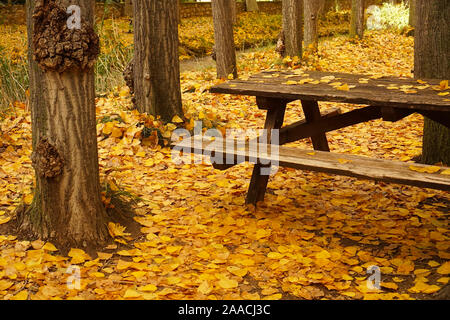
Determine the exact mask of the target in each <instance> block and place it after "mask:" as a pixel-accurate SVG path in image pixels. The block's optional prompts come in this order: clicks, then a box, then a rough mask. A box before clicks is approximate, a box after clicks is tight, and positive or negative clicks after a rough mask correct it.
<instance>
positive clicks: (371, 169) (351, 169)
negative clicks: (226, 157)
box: [181, 138, 450, 191]
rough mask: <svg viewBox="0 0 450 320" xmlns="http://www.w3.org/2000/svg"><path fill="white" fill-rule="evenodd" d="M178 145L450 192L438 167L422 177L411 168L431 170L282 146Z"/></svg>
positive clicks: (188, 142) (190, 142) (449, 180)
mask: <svg viewBox="0 0 450 320" xmlns="http://www.w3.org/2000/svg"><path fill="white" fill-rule="evenodd" d="M196 139H198V138H196ZM200 139H201V138H200ZM181 145H183V146H185V147H192V152H196V153H201V152H204V151H205V150H206V151H208V152H211V151H212V150H215V151H216V152H222V153H224V154H233V155H236V156H238V157H241V158H242V159H245V161H250V162H253V163H259V162H263V163H272V164H276V165H279V166H283V167H290V168H294V169H301V170H307V171H317V172H323V173H328V174H337V175H343V176H350V177H356V178H360V179H368V180H375V181H383V182H388V183H397V184H404V185H411V186H416V187H422V188H430V189H437V190H444V191H450V176H449V175H443V174H440V172H442V171H443V170H445V169H448V168H445V167H440V170H439V172H436V173H422V172H417V171H414V170H412V169H411V168H410V167H411V166H413V167H414V168H430V167H431V166H427V165H421V164H415V163H414V164H411V163H405V162H399V161H392V160H382V159H374V158H369V157H363V156H356V155H347V154H336V153H330V152H322V151H314V152H312V151H311V150H302V149H298V148H291V147H282V146H280V147H277V152H271V150H272V149H271V147H270V146H264V147H262V148H261V146H251V145H247V146H246V147H244V148H241V149H238V150H227V149H226V147H225V142H223V144H222V143H218V144H217V143H215V144H214V143H212V142H211V141H209V140H205V139H204V140H203V144H202V143H200V144H199V145H202V147H201V148H198V147H195V146H194V138H192V139H189V140H186V141H183V143H182V144H181ZM258 148H260V149H259V150H261V149H262V150H264V148H267V150H268V152H259V153H258V151H257V150H258Z"/></svg>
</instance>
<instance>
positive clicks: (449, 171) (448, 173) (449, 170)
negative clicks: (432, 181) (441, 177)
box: [441, 169, 450, 176]
mask: <svg viewBox="0 0 450 320" xmlns="http://www.w3.org/2000/svg"><path fill="white" fill-rule="evenodd" d="M441 174H445V175H447V176H449V175H450V169H445V170H444V171H442V172H441Z"/></svg>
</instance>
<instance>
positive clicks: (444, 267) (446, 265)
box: [437, 261, 450, 274]
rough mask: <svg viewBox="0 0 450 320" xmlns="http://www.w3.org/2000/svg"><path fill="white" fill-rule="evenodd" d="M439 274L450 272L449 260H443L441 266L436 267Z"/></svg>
mask: <svg viewBox="0 0 450 320" xmlns="http://www.w3.org/2000/svg"><path fill="white" fill-rule="evenodd" d="M437 272H438V273H439V274H449V273H450V261H447V262H445V263H444V264H443V265H442V266H440V267H439V268H438V269H437Z"/></svg>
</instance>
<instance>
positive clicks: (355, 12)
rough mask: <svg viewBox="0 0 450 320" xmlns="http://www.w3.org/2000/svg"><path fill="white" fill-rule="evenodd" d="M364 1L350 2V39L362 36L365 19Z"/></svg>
mask: <svg viewBox="0 0 450 320" xmlns="http://www.w3.org/2000/svg"><path fill="white" fill-rule="evenodd" d="M364 9H365V1H364V0H352V14H351V21H350V37H351V38H354V37H359V38H360V39H362V38H363V36H364V28H365V18H364Z"/></svg>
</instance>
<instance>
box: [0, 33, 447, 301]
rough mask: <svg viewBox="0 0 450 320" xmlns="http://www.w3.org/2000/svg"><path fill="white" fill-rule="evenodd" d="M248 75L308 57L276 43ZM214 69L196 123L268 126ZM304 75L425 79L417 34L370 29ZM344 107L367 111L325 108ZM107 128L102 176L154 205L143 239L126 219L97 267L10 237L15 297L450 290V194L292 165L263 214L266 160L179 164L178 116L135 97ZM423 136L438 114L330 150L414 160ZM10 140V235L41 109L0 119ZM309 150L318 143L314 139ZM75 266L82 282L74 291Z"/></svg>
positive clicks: (250, 61)
mask: <svg viewBox="0 0 450 320" xmlns="http://www.w3.org/2000/svg"><path fill="white" fill-rule="evenodd" d="M238 64H239V74H240V75H241V76H246V75H250V74H252V73H256V72H259V71H261V70H264V69H269V68H275V69H279V68H288V66H287V65H291V64H292V62H291V61H290V60H289V59H285V60H284V61H281V59H280V58H279V57H278V56H277V55H276V54H275V52H274V51H273V48H272V47H268V48H266V49H264V50H256V51H253V52H245V53H242V54H240V55H239V61H238ZM210 66H211V65H210V64H209V63H207V64H206V65H202V67H201V68H200V70H197V69H196V68H192V65H191V66H189V68H185V69H184V71H183V72H182V77H181V78H182V79H181V84H182V91H183V101H184V108H185V111H186V116H187V119H189V123H188V124H187V126H191V125H192V123H193V121H194V120H200V121H202V122H203V124H204V126H205V127H217V128H219V129H222V130H224V129H227V128H233V129H257V128H262V127H263V123H264V117H265V114H264V112H263V111H261V110H258V108H257V107H256V104H255V100H254V98H250V97H237V96H234V97H232V96H224V95H213V94H210V93H209V92H208V88H209V87H211V86H212V85H214V84H215V83H217V82H218V80H215V69H214V67H213V66H211V67H210ZM302 68H305V69H307V68H314V69H319V70H323V71H340V72H352V73H360V74H372V75H373V74H375V75H379V74H382V75H392V76H412V75H411V70H412V68H413V38H411V37H406V36H403V35H399V34H396V33H389V32H369V33H367V34H366V38H365V39H364V40H362V41H355V40H351V39H348V38H347V37H345V36H339V37H335V38H332V39H326V40H324V41H321V43H320V47H319V55H318V58H311V59H310V61H309V63H308V65H307V66H303V67H302ZM335 106H339V107H341V108H342V109H343V110H344V111H347V110H351V109H353V108H355V106H351V105H347V104H335V103H321V105H320V107H321V109H322V110H326V109H327V108H332V107H335ZM301 117H302V111H301V107H300V105H299V103H292V104H290V106H289V108H288V111H287V115H286V119H287V122H288V123H290V122H294V121H297V120H298V119H299V118H301ZM97 118H98V120H99V121H98V126H97V130H98V138H99V161H100V174H101V178H102V181H103V182H104V184H105V185H107V186H108V188H109V189H112V190H124V191H126V192H128V193H129V194H130V193H131V194H133V195H134V196H135V197H139V200H138V203H137V204H136V209H135V212H136V217H135V220H136V221H137V222H138V223H139V224H141V226H142V228H141V231H142V235H141V236H139V237H138V238H136V239H133V238H131V237H130V236H129V235H127V232H128V230H123V228H121V226H120V225H114V224H110V225H109V230H110V233H111V235H112V236H114V237H115V240H116V241H115V242H114V243H113V244H111V245H109V246H108V247H105V248H104V249H103V250H101V252H99V253H98V256H97V257H94V256H89V255H88V254H87V253H86V252H84V251H83V250H80V249H75V248H74V249H72V250H71V251H70V252H69V253H68V255H67V256H66V255H62V254H61V253H59V252H58V250H57V249H56V248H55V247H54V246H53V244H51V243H44V242H42V241H39V240H37V241H32V242H29V241H19V240H17V239H16V237H15V236H14V235H7V234H5V235H0V298H3V299H402V300H403V299H433V298H435V294H436V293H438V292H439V290H440V289H441V288H442V287H444V286H445V285H446V284H447V283H448V281H449V272H450V261H449V258H450V254H449V250H448V249H449V245H450V242H449V236H450V234H449V230H448V215H449V206H450V197H449V195H448V193H445V192H439V191H432V190H428V189H421V188H415V187H409V186H400V185H396V184H386V183H375V182H371V181H366V180H357V179H353V178H347V177H339V176H332V175H327V174H321V173H313V172H306V171H300V170H292V169H287V168H280V169H279V171H278V173H277V174H276V175H274V176H273V177H271V179H270V182H269V186H268V193H267V196H266V198H265V202H264V203H263V204H261V205H259V206H258V207H257V208H255V207H253V206H246V205H245V204H244V201H245V194H246V191H247V188H248V184H249V178H250V176H251V169H252V167H251V165H248V164H244V165H240V166H236V167H234V168H232V169H229V170H228V171H225V172H222V171H217V170H214V169H213V168H212V167H211V166H210V165H208V164H207V163H204V164H182V165H177V164H175V163H174V162H173V161H172V159H171V150H170V149H169V148H162V147H161V146H160V144H161V143H159V144H158V142H161V140H163V139H166V140H168V139H169V138H170V135H171V131H172V130H173V129H174V128H175V127H177V125H178V124H179V121H177V120H178V119H174V123H173V124H165V125H163V124H160V123H158V121H156V119H154V118H152V117H150V116H146V115H141V114H138V113H137V112H136V111H133V110H131V98H130V96H129V90H128V89H127V88H125V87H120V88H117V89H116V90H114V91H113V92H110V93H107V94H104V95H102V96H100V97H98V99H97ZM142 123H144V124H145V125H146V127H145V128H146V129H143V127H142V126H141V124H142ZM422 127H423V118H422V117H421V116H418V115H413V116H410V117H407V118H405V119H403V120H401V121H398V122H396V123H387V122H382V121H378V120H377V121H372V122H370V123H364V124H360V125H356V126H353V127H351V128H344V129H341V130H337V131H335V132H331V133H329V134H328V139H329V141H330V146H331V149H332V151H334V152H341V153H351V154H358V155H366V156H372V157H377V158H382V159H397V160H401V161H405V162H406V161H411V160H412V158H414V157H415V156H417V155H419V154H420V153H421V145H422ZM149 130H150V131H149ZM152 130H153V131H152ZM144 131H148V132H146V134H144ZM149 132H150V133H149ZM0 136H1V139H0V163H1V167H0V224H5V223H6V222H8V221H9V220H10V219H11V218H12V217H13V214H14V211H15V209H16V208H17V206H19V205H20V204H21V203H23V202H25V203H28V204H29V203H30V202H31V200H32V188H33V179H34V177H33V175H34V172H33V169H32V167H31V162H30V153H31V126H30V113H29V110H28V107H27V104H26V102H17V103H15V104H14V108H13V110H12V111H11V112H10V113H9V114H8V116H7V117H6V118H5V119H4V120H3V121H2V122H0ZM158 140H159V141H158ZM294 145H297V146H300V147H302V148H312V146H311V143H310V142H309V140H303V141H301V142H298V143H295V144H294ZM109 201H110V199H108V197H107V196H105V197H104V202H105V205H107V204H108V202H109ZM71 266H72V267H73V266H77V267H78V268H80V269H79V270H80V271H81V284H80V287H79V288H78V289H73V290H72V289H69V288H68V287H67V280H68V277H69V275H68V274H67V273H66V272H67V270H68V268H70V267H71ZM371 266H378V267H379V268H380V271H381V281H382V282H381V289H380V290H372V289H370V288H369V287H368V286H367V279H368V277H369V276H370V274H368V273H367V269H368V268H369V267H371ZM72 270H73V268H72ZM447 298H448V297H447Z"/></svg>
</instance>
